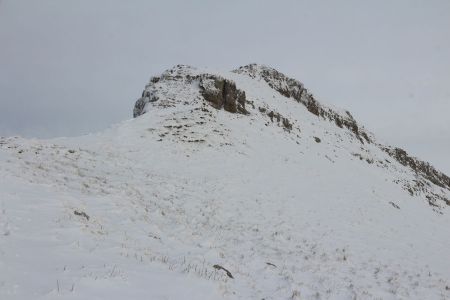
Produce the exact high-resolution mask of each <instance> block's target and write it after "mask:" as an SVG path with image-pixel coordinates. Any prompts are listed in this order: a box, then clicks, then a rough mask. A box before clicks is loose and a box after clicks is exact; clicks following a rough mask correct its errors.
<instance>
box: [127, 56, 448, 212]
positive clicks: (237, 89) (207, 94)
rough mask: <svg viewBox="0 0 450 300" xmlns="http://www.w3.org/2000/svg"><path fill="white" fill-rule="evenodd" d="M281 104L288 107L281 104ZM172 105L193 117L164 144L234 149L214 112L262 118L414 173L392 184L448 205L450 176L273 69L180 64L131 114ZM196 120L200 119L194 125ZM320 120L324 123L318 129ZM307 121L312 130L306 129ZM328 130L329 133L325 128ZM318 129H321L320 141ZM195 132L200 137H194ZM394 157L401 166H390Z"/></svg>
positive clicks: (173, 128)
mask: <svg viewBox="0 0 450 300" xmlns="http://www.w3.org/2000/svg"><path fill="white" fill-rule="evenodd" d="M290 100H293V101H290ZM282 102H283V103H285V105H280V104H281V103H282ZM174 107H178V108H180V109H181V107H185V108H186V109H185V111H186V112H187V114H189V115H188V116H187V117H185V120H188V119H190V120H191V122H190V123H189V124H187V123H186V124H184V123H183V124H178V123H177V124H175V125H174V124H172V123H170V124H166V125H165V126H164V128H165V129H166V131H165V132H162V133H160V135H159V136H158V137H159V140H161V141H162V140H163V139H164V138H168V137H169V136H171V137H172V138H174V139H178V140H179V141H181V142H189V143H194V142H195V143H207V140H208V136H209V135H215V136H216V138H217V136H220V137H221V139H222V140H221V145H230V144H231V143H230V142H229V141H228V140H226V138H225V137H226V136H227V135H228V134H227V133H226V132H225V131H224V130H222V128H221V126H222V125H223V124H216V123H217V122H215V119H214V118H215V117H214V116H215V113H214V109H216V110H224V111H226V112H229V113H233V114H236V115H237V116H239V118H242V117H244V116H247V115H248V116H249V118H248V119H249V122H250V123H252V122H254V121H255V122H258V121H256V120H259V121H261V122H262V124H264V126H275V127H279V128H282V129H283V131H284V132H285V133H286V134H289V137H288V138H289V139H292V140H295V142H296V144H298V145H301V144H302V143H304V141H302V140H301V138H302V136H303V135H305V134H308V133H307V132H308V131H309V133H310V136H309V137H310V138H311V140H313V141H315V142H316V143H317V144H319V143H321V144H328V145H331V146H332V147H337V148H339V147H340V146H338V145H337V144H338V143H345V147H347V146H348V145H350V144H351V145H352V147H356V148H357V149H358V150H357V151H353V152H352V155H353V156H354V157H359V158H360V159H361V160H362V161H366V162H367V163H369V164H374V165H377V166H378V167H382V168H392V169H397V170H398V167H397V166H398V164H399V165H401V166H402V167H404V168H407V169H408V172H409V173H410V174H412V176H411V177H410V179H408V180H406V179H405V180H402V181H397V180H394V181H395V182H396V183H397V184H401V185H402V188H403V189H404V190H405V191H407V192H408V193H409V194H411V195H413V196H419V197H423V198H426V200H427V201H428V203H429V204H430V205H431V206H433V207H437V208H439V207H443V206H444V205H450V200H449V197H448V196H447V192H448V191H450V178H449V177H448V176H447V175H445V174H444V173H442V172H439V171H438V170H436V169H435V168H434V167H433V166H431V165H430V164H428V163H426V162H424V161H421V160H419V159H417V158H415V157H412V156H410V155H409V154H408V153H407V152H406V151H405V150H403V149H400V148H396V147H391V146H387V145H384V144H381V143H378V142H377V141H376V139H375V137H374V136H373V135H372V134H371V133H369V132H368V131H367V130H366V129H365V128H364V127H362V126H360V125H359V124H358V123H357V121H356V120H355V119H354V118H353V116H352V115H351V114H350V112H348V111H346V110H343V111H341V110H338V109H336V108H331V107H328V106H326V105H324V104H322V103H320V102H319V101H318V100H316V99H315V97H314V96H313V95H312V93H310V92H309V91H308V90H307V89H306V88H305V87H304V85H303V84H302V83H301V82H300V81H298V80H296V79H293V78H290V77H288V76H286V75H285V74H283V73H281V72H279V71H277V70H275V69H273V68H271V67H268V66H264V65H258V64H249V65H246V66H242V67H240V68H238V69H236V70H234V71H232V72H211V71H209V70H199V69H196V68H193V67H190V66H186V65H177V66H175V67H173V68H172V69H169V70H167V71H165V72H164V73H163V74H161V75H160V76H155V77H152V78H151V79H150V82H149V83H148V84H147V85H146V87H145V89H144V91H143V92H142V95H141V97H140V98H139V99H138V100H137V101H136V103H135V106H134V109H133V116H134V117H138V116H140V115H143V114H145V113H146V112H148V111H150V110H155V109H159V108H174ZM210 108H214V109H210ZM304 108H306V111H305V110H304ZM304 112H306V114H304ZM196 117H198V120H196V121H195V122H192V121H193V118H196ZM299 119H301V120H299ZM169 120H170V122H172V121H173V120H172V119H169ZM308 120H309V121H308ZM316 122H318V124H320V125H319V126H316V125H315V123H316ZM191 123H193V124H195V125H193V124H191ZM205 123H208V124H209V125H208V126H209V127H215V129H214V133H207V132H205V128H201V127H203V124H205ZM307 123H309V124H312V125H313V127H311V128H309V129H308V130H305V126H307ZM252 124H254V123H252ZM260 124H261V123H260ZM253 126H258V125H256V124H254V125H253ZM308 126H309V125H308ZM324 126H325V127H326V128H328V129H326V130H323V129H324V128H325V127H324ZM305 131H306V132H305ZM317 131H322V136H321V137H319V134H318V133H317ZM197 132H201V134H195V133H197ZM285 133H283V134H285ZM324 135H333V136H334V137H335V138H336V140H335V141H334V142H331V141H327V138H326V137H324ZM328 140H330V138H328ZM344 140H345V141H346V142H344ZM374 149H376V150H374ZM375 151H377V153H379V152H378V151H381V152H382V154H380V153H379V154H377V155H374V154H373V153H375ZM377 156H378V157H377ZM328 158H330V157H329V156H328ZM392 159H393V160H395V161H396V162H397V163H398V164H391V162H392ZM331 161H333V160H332V159H331ZM442 204H444V205H442Z"/></svg>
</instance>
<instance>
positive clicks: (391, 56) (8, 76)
mask: <svg viewBox="0 0 450 300" xmlns="http://www.w3.org/2000/svg"><path fill="white" fill-rule="evenodd" d="M252 62H257V63H263V64H267V65H270V66H273V67H275V68H277V69H279V70H280V71H282V72H284V73H286V74H287V75H290V76H292V77H295V78H297V79H299V80H300V81H302V82H303V83H304V84H305V86H306V87H307V88H308V89H309V90H310V91H312V92H313V93H314V94H315V95H316V97H317V98H318V99H319V100H320V101H322V102H324V103H328V104H332V105H335V106H339V107H342V108H346V109H348V110H350V111H351V112H352V113H353V115H354V116H355V117H356V118H357V119H358V121H359V122H360V123H362V124H364V125H365V126H366V127H367V128H368V129H369V130H371V131H372V132H374V133H375V134H376V135H377V136H378V137H379V138H380V139H381V140H382V141H386V142H388V143H389V144H393V145H398V146H401V147H404V148H406V149H407V150H408V151H409V152H411V153H412V154H413V155H416V156H419V157H421V158H422V159H425V160H427V161H430V162H431V163H432V164H434V165H435V166H437V167H438V169H441V170H443V171H445V172H446V173H447V174H450V159H449V156H448V154H449V153H450V1H447V0H442V1H438V0H436V1H432V0H428V1H426V0H423V1H413V0H409V1H406V0H404V1H400V0H397V1H380V0H378V1H360V0H355V1H261V0H260V1H256V0H255V1H243V0H240V1H238V0H236V1H233V0H227V1H206V0H205V1H137V0H133V1H131V0H130V1H125V0H123V1H116V0H104V1H101V0H78V1H70V0H66V1H64V0H40V1H35V0H28V1H26V0H0V135H3V136H5V135H22V136H26V137H53V136H73V135H80V134H84V133H88V132H95V131H99V130H101V129H104V128H106V127H108V126H109V125H111V124H113V123H117V122H119V121H121V120H124V119H128V118H130V117H131V113H132V108H133V104H134V101H135V100H136V99H137V98H138V96H139V95H140V93H141V91H142V89H143V87H144V85H145V84H146V83H147V81H148V79H149V77H150V76H151V75H156V74H158V73H160V72H162V71H163V70H165V69H167V68H170V67H172V66H173V65H175V64H179V63H183V64H190V65H194V66H209V67H214V68H221V69H224V70H231V69H234V68H236V67H238V66H240V65H245V64H248V63H252Z"/></svg>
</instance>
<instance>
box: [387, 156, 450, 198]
mask: <svg viewBox="0 0 450 300" xmlns="http://www.w3.org/2000/svg"><path fill="white" fill-rule="evenodd" d="M382 149H383V150H384V151H385V152H386V153H387V154H389V155H390V156H391V157H392V158H394V159H395V160H397V161H398V162H399V163H401V164H402V165H404V166H407V167H410V168H411V169H412V170H414V171H415V172H416V173H417V174H418V175H421V176H422V177H423V178H425V179H428V180H429V181H431V182H432V183H434V184H435V185H437V186H440V187H442V188H446V189H448V190H450V177H448V176H447V175H445V174H444V173H441V172H439V171H437V170H436V169H435V168H434V167H433V166H431V165H430V164H429V163H427V162H424V161H421V160H419V159H417V158H415V157H412V156H410V155H409V154H408V153H407V152H406V151H405V150H403V149H401V148H390V147H383V148H382Z"/></svg>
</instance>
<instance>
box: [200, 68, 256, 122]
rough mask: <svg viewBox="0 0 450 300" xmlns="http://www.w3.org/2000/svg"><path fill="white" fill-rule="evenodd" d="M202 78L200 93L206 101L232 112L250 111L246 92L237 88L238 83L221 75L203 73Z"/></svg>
mask: <svg viewBox="0 0 450 300" xmlns="http://www.w3.org/2000/svg"><path fill="white" fill-rule="evenodd" d="M199 79H200V84H199V85H200V93H201V94H202V95H203V97H204V98H205V100H206V101H208V102H210V103H211V104H212V106H214V107H215V108H216V109H221V108H222V107H223V109H224V110H226V111H228V112H231V113H241V114H246V113H248V112H247V110H246V109H245V92H244V91H241V90H239V89H237V88H236V84H235V83H234V82H233V81H231V80H227V79H224V78H222V77H220V76H216V75H211V74H202V75H200V76H199Z"/></svg>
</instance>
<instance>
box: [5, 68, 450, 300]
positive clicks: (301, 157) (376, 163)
mask: <svg viewBox="0 0 450 300" xmlns="http://www.w3.org/2000/svg"><path fill="white" fill-rule="evenodd" d="M171 72H172V73H175V74H177V75H179V77H178V78H176V79H175V78H172V79H170V80H169V79H167V78H166V79H164V80H160V81H159V82H158V83H155V84H153V85H148V86H147V88H146V89H151V90H152V93H156V94H157V95H158V96H159V100H158V101H155V102H150V103H148V104H147V106H146V113H145V114H144V115H142V116H140V117H138V118H135V119H132V120H127V121H124V122H123V123H121V124H118V125H115V126H113V127H111V128H110V129H108V130H106V131H104V132H101V133H97V134H91V135H86V136H81V137H75V138H57V139H50V140H36V139H24V138H20V137H8V138H7V137H4V138H1V139H0V299H450V214H449V207H448V206H445V205H444V206H442V207H441V208H439V209H436V208H433V207H431V206H430V205H429V204H428V202H427V201H426V199H425V198H424V197H422V196H420V195H415V196H411V195H410V194H409V193H408V192H407V191H405V189H404V187H403V185H402V182H405V181H408V180H412V179H414V178H415V176H416V175H415V174H414V173H413V172H412V171H411V170H410V169H408V168H406V167H404V166H402V165H401V164H399V163H398V162H396V161H395V160H394V159H392V158H391V157H389V156H388V155H387V154H386V153H385V152H383V151H382V150H380V148H379V147H377V146H376V145H375V144H369V143H365V144H362V143H361V142H360V141H358V139H357V138H355V137H354V135H353V134H352V133H351V132H350V131H348V130H346V129H345V128H344V129H343V128H339V127H337V126H336V125H335V124H333V123H331V122H329V121H327V120H324V119H321V118H318V117H317V116H315V115H313V114H311V113H309V112H308V111H307V110H306V108H305V107H304V106H303V105H301V104H299V103H297V102H295V101H293V100H292V99H289V98H286V97H284V96H282V95H280V94H279V93H278V92H276V91H275V90H273V89H272V88H270V87H269V86H268V85H267V83H266V82H264V81H263V80H260V79H254V78H251V77H249V76H246V75H245V74H236V73H228V72H220V73H218V74H220V75H221V76H222V77H224V78H229V79H231V80H233V81H234V82H235V83H236V86H237V88H239V89H242V90H244V91H245V93H246V97H247V100H249V101H253V104H254V107H252V105H251V104H249V103H248V104H247V105H246V108H247V109H248V110H249V112H250V114H249V115H242V114H232V113H229V112H226V111H224V110H216V109H214V108H213V107H211V106H210V105H209V104H208V103H205V100H204V99H203V98H202V97H201V94H200V93H199V89H198V83H197V82H195V81H193V82H188V81H187V80H186V78H185V75H186V74H192V75H195V74H200V73H202V72H208V73H214V74H216V73H217V72H216V71H214V72H212V71H208V70H199V69H195V68H192V67H187V66H178V67H176V68H174V69H172V71H168V73H167V74H170V73H171ZM259 107H264V108H266V109H268V110H274V111H276V112H278V113H280V114H281V115H283V116H284V117H287V118H289V120H290V121H291V123H293V128H292V130H290V131H288V130H286V129H285V128H283V126H281V125H279V124H278V123H277V122H276V121H274V122H271V121H270V118H269V117H268V116H267V115H265V114H263V113H261V112H260V111H259ZM315 137H318V138H319V139H320V142H316V140H315ZM360 157H363V159H360ZM369 161H370V163H369ZM387 161H389V162H387ZM433 188H434V189H435V190H436V192H439V193H443V194H444V195H447V196H448V195H449V191H447V190H443V189H442V188H439V187H436V186H435V187H433ZM214 265H219V266H221V267H223V268H225V269H226V270H228V271H229V272H230V273H231V274H232V276H233V278H230V277H229V276H227V274H226V272H225V271H224V270H223V269H217V268H214Z"/></svg>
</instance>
